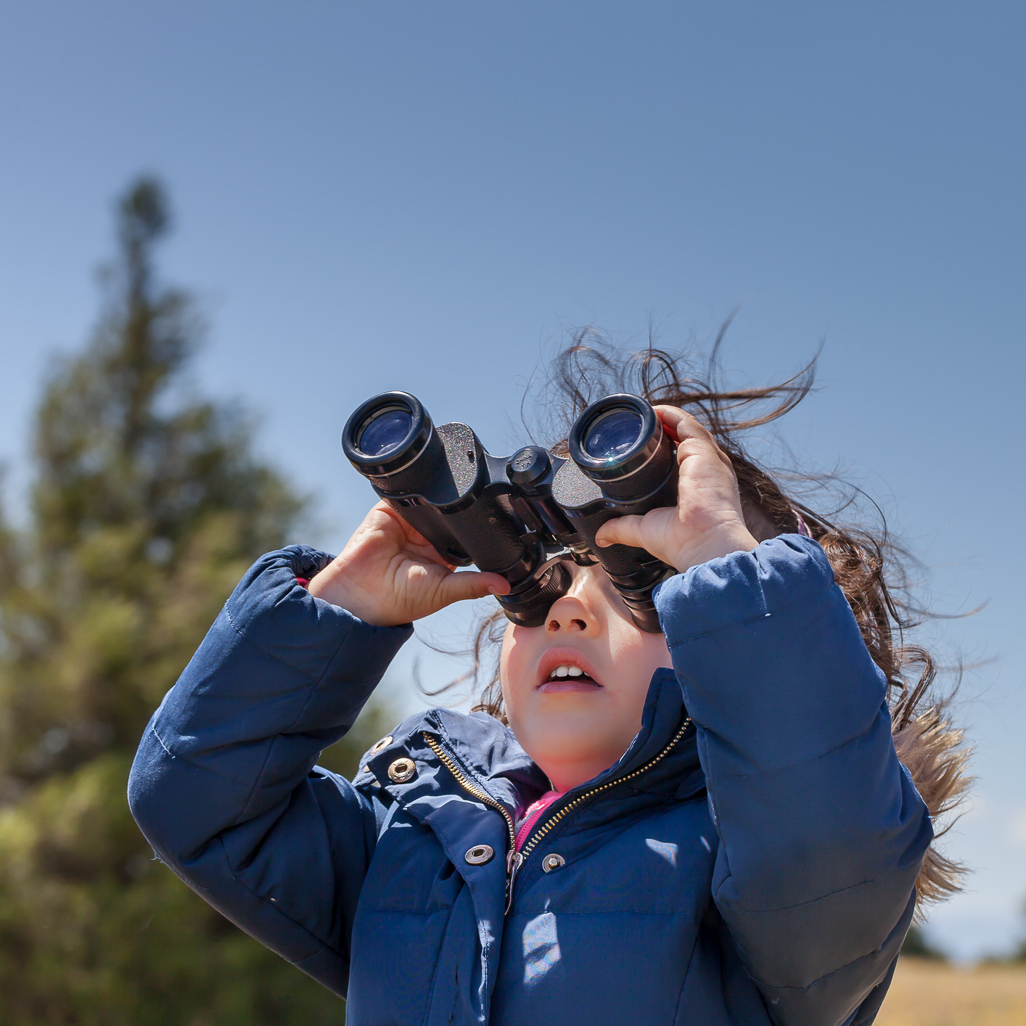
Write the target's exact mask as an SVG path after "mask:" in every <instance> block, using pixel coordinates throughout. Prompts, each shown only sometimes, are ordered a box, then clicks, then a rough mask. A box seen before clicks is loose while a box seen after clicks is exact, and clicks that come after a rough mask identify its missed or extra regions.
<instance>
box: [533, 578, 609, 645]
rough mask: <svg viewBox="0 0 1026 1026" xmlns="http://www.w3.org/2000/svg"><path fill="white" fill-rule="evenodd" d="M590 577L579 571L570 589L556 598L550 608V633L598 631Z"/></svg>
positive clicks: (548, 624)
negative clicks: (592, 602)
mask: <svg viewBox="0 0 1026 1026" xmlns="http://www.w3.org/2000/svg"><path fill="white" fill-rule="evenodd" d="M589 584H591V582H590V579H589V578H588V577H587V574H582V573H577V574H575V576H574V582H573V584H572V585H571V587H570V590H569V591H568V592H567V593H566V594H565V595H563V596H562V597H560V598H558V599H556V601H555V602H553V603H552V607H551V608H550V609H549V615H548V619H547V620H546V621H545V630H546V631H547V632H548V633H549V634H558V633H559V632H561V631H565V632H567V633H568V634H594V633H596V632H597V631H598V617H596V615H595V611H594V609H593V608H592V604H591V601H590V600H591V598H592V596H591V594H590V588H589Z"/></svg>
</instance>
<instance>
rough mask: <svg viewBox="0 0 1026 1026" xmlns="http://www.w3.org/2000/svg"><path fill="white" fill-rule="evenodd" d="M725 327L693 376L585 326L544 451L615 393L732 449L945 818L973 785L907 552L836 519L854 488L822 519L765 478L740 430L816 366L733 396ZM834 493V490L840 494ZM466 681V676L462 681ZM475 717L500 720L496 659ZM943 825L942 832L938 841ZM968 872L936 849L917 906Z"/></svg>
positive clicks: (490, 637)
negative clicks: (804, 550)
mask: <svg viewBox="0 0 1026 1026" xmlns="http://www.w3.org/2000/svg"><path fill="white" fill-rule="evenodd" d="M729 324H730V322H729V321H728V322H727V323H726V324H724V326H723V328H721V330H720V333H719V335H718V336H717V338H716V341H715V344H714V346H713V348H712V351H711V355H710V356H709V358H708V360H707V361H706V366H705V369H704V373H703V374H702V375H701V376H699V375H698V374H696V373H695V370H694V368H693V366H692V365H691V363H690V361H689V360H688V358H687V357H686V356H685V355H683V354H674V353H671V352H668V351H666V350H664V349H659V348H656V347H655V346H654V345H652V344H651V343H650V344H649V345H648V346H647V347H646V348H645V349H642V350H640V351H638V352H634V353H623V352H621V351H618V350H617V349H615V348H614V347H613V346H611V345H610V344H609V343H608V341H607V340H606V339H605V338H604V337H603V336H602V335H601V334H599V333H598V332H597V331H595V330H594V329H592V328H588V329H585V330H581V331H578V332H576V333H574V334H573V336H572V337H571V340H570V343H569V345H567V346H566V347H565V348H564V349H563V350H562V351H561V352H560V353H559V355H558V356H557V357H556V359H555V361H554V362H553V365H552V368H551V373H550V374H549V376H548V377H547V379H546V380H545V382H544V384H543V396H542V399H541V405H542V406H543V408H545V409H546V412H547V415H548V420H549V421H550V424H549V427H550V428H553V427H554V428H556V431H555V432H553V433H554V434H556V437H557V438H558V439H559V440H558V441H556V442H555V443H554V444H553V445H551V446H550V448H551V450H552V451H553V452H554V453H556V454H558V455H566V434H567V431H568V430H569V426H570V425H571V424H572V423H573V421H574V420H575V419H576V418H577V416H578V415H579V414H580V413H581V412H582V411H583V410H584V408H585V407H586V406H587V405H588V404H589V403H590V402H592V401H593V400H595V399H598V398H600V397H601V396H603V395H609V394H610V393H613V392H633V393H634V394H636V395H640V396H643V397H644V398H645V399H647V400H648V401H649V402H651V403H652V404H653V405H656V404H665V405H669V406H676V407H679V408H682V409H685V410H687V411H688V412H689V413H691V414H693V415H694V416H695V417H696V418H697V419H698V420H699V421H701V422H702V423H703V424H704V425H705V426H706V427H707V428H708V429H709V430H710V431H711V432H712V434H713V436H714V437H715V438H716V441H717V443H718V444H719V446H720V448H721V449H722V450H723V451H724V452H725V453H726V454H727V456H728V457H729V459H730V462H731V465H732V466H733V468H734V473H735V475H736V476H737V482H738V488H739V491H740V493H741V501H742V506H743V508H744V509H755V510H758V511H759V512H761V513H762V514H763V516H765V517H766V519H767V520H769V522H770V523H771V524H772V525H773V527H774V528H775V530H776V531H777V532H778V533H785V532H793V531H797V530H798V519H797V517H796V515H795V511H798V512H800V514H801V517H802V519H803V520H804V521H805V524H806V525H807V527H808V530H809V532H810V533H811V535H812V537H813V538H814V539H815V540H816V541H817V542H819V544H820V545H821V546H822V547H823V549H824V551H825V552H826V554H827V557H828V559H829V560H830V564H831V566H832V567H833V570H834V576H835V578H836V580H837V584H838V586H839V587H840V588H841V591H842V592H843V593H844V596H845V598H847V600H848V602H849V604H850V605H851V608H852V611H853V612H854V614H855V619H856V621H857V622H858V624H859V628H860V630H861V632H862V638H863V640H864V641H865V643H866V647H867V648H868V649H869V652H870V655H871V656H872V657H873V661H874V662H875V663H876V665H877V666H879V667H880V669H881V670H882V671H883V673H884V676H885V677H886V679H887V683H888V685H889V688H890V699H889V705H890V709H891V718H892V723H893V733H894V739H895V746H896V749H897V752H898V756H899V758H900V759H901V761H902V762H903V763H904V765H905V766H906V768H907V769H908V770H909V772H910V774H911V776H912V779H913V780H914V782H915V783H916V786H917V788H918V789H919V792H920V794H921V795H922V797H923V799H924V801H925V802H926V804H927V806H928V808H929V811H930V815H931V816H932V817H937V816H942V815H944V814H946V813H949V812H950V811H951V810H953V809H954V808H955V806H956V805H957V804H958V803H959V801H960V800H961V798H962V797H963V796H964V792H965V790H966V788H967V787H968V784H969V782H970V781H969V779H968V778H967V777H966V776H965V773H964V764H965V762H966V759H967V758H968V752H967V751H966V750H965V749H964V748H962V747H961V742H962V734H961V732H960V731H958V730H955V729H953V728H952V727H951V726H950V724H949V723H948V722H947V720H946V719H945V716H944V706H945V701H944V699H943V698H938V697H936V696H935V695H934V693H933V692H934V684H935V680H936V676H937V663H936V661H935V659H934V657H933V656H932V655H931V654H930V652H929V651H928V650H927V649H925V648H923V647H922V646H920V645H915V644H908V643H906V640H905V635H906V633H907V632H908V631H909V630H910V629H911V628H913V627H916V626H918V625H919V624H920V623H921V622H922V621H923V620H924V619H925V618H926V616H927V614H926V612H925V611H924V610H923V609H922V608H921V607H920V606H919V605H917V604H916V603H915V602H914V601H913V599H912V598H911V594H910V584H911V575H910V574H909V572H908V569H907V568H908V567H909V566H912V565H914V561H913V560H912V559H911V557H910V556H909V554H908V553H907V552H906V551H905V550H904V549H902V548H901V547H900V546H898V545H897V544H896V543H895V542H894V541H893V539H892V538H891V537H890V536H889V534H888V532H887V527H886V523H885V521H884V518H883V515H882V513H881V512H880V510H879V507H875V504H874V509H875V512H876V514H877V517H878V520H879V525H878V526H876V527H875V528H869V527H864V526H862V527H860V526H857V525H854V524H847V523H843V524H842V523H840V522H837V521H836V520H835V519H834V518H835V517H837V515H838V514H840V513H842V512H844V511H845V510H847V509H853V508H854V507H855V505H856V503H855V501H854V500H856V499H857V498H858V497H862V498H865V496H864V494H863V493H862V492H861V491H860V490H859V489H857V488H847V489H846V491H845V494H844V496H843V498H842V501H841V502H840V503H836V502H835V503H834V509H833V510H831V512H829V513H823V512H819V511H817V510H816V509H813V508H811V506H810V505H809V504H808V503H807V502H805V501H800V500H799V499H798V498H797V497H796V496H795V495H786V494H785V493H784V491H783V490H782V488H781V487H780V486H779V485H778V484H777V482H776V481H774V480H773V478H772V477H770V475H769V474H768V473H767V472H766V471H765V470H763V469H762V468H761V467H759V466H758V465H757V464H756V463H755V462H754V461H753V460H752V458H751V457H750V456H749V455H748V454H747V453H746V451H745V449H744V447H743V446H742V444H741V442H740V440H739V437H738V436H739V434H741V433H742V432H745V431H749V430H751V429H752V428H757V427H760V426H762V425H764V424H769V423H770V422H772V421H775V420H776V419H777V418H779V417H781V416H783V415H784V414H785V413H787V412H788V411H789V410H792V409H793V408H794V407H795V406H796V405H797V404H798V403H799V402H801V400H802V399H803V398H804V397H805V396H806V395H807V394H808V393H809V391H810V389H811V388H812V384H813V375H814V370H815V362H816V361H815V359H813V360H812V362H810V363H809V364H808V365H807V366H806V367H805V368H803V369H802V370H801V371H800V372H799V373H798V374H796V375H794V376H793V377H791V378H789V379H788V380H786V381H784V382H782V383H781V384H777V385H771V386H768V387H763V388H741V389H729V388H725V387H723V386H722V385H721V384H720V381H719V378H720V373H719V366H718V361H717V355H718V351H719V348H720V344H721V342H722V340H723V336H724V333H725V331H726V329H727V328H728V327H729ZM786 480H787V481H788V483H789V484H790V485H791V486H792V488H793V489H795V490H797V491H801V492H802V493H803V494H804V493H805V492H807V491H809V490H810V488H809V486H813V487H812V490H813V491H816V490H817V486H820V487H819V488H818V490H819V491H822V487H821V486H824V485H837V484H838V481H837V479H836V478H835V477H833V476H832V475H818V476H811V475H804V474H795V473H791V474H788V475H787V478H786ZM835 491H836V489H835ZM505 625H506V620H505V617H504V616H503V613H502V610H496V611H495V612H493V613H491V614H490V615H489V616H487V617H486V618H485V620H484V621H483V622H482V624H481V625H480V628H479V629H478V631H477V634H476V637H475V639H474V644H473V650H472V651H473V657H474V663H473V669H472V670H471V672H470V674H468V675H467V677H468V678H473V679H477V678H478V676H479V674H480V671H481V670H482V668H483V667H484V666H485V664H486V660H487V658H488V655H494V652H495V649H496V647H497V646H498V644H499V643H500V642H501V640H502V635H503V632H504V631H505ZM462 679H467V678H462ZM475 710H479V711H483V712H487V713H489V714H491V715H492V716H495V717H497V718H499V719H500V720H502V721H503V722H505V713H504V710H503V705H502V691H501V686H500V682H499V669H498V660H497V659H496V660H495V665H494V670H493V672H492V674H491V676H490V679H489V681H488V683H487V684H486V686H485V687H484V689H483V691H482V693H481V695H480V698H479V702H478V704H477V705H476V706H475ZM949 827H950V824H949V825H948V827H945V828H944V829H943V830H941V831H940V832H939V834H938V836H940V834H943V833H944V832H945V831H946V830H947V829H948V828H949ZM962 873H963V868H962V867H961V866H959V865H957V864H955V863H953V862H951V861H950V860H948V859H946V858H944V857H943V856H942V855H940V854H939V853H938V852H937V851H936V850H935V849H934V847H933V846H931V848H930V851H929V852H928V853H927V857H926V860H925V862H924V864H923V868H922V870H921V871H920V874H919V879H918V880H917V889H918V896H919V899H920V901H929V900H937V899H940V898H944V897H947V896H948V895H949V894H951V893H953V892H954V891H957V890H958V889H959V887H960V883H959V880H960V876H961V874H962Z"/></svg>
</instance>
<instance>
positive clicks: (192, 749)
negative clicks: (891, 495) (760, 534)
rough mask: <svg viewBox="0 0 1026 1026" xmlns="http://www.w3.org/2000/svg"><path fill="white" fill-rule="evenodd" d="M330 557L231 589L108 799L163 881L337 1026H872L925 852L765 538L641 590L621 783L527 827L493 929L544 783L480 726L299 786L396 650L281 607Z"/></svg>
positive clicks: (879, 750) (844, 634) (780, 546)
mask: <svg viewBox="0 0 1026 1026" xmlns="http://www.w3.org/2000/svg"><path fill="white" fill-rule="evenodd" d="M327 560H328V557H327V556H326V555H324V554H323V553H318V552H315V551H314V550H312V549H308V548H301V547H293V548H288V549H284V550H282V551H280V552H275V553H271V554H270V555H267V556H264V557H263V558H262V559H260V560H259V561H258V562H257V563H256V564H255V565H254V566H253V567H252V568H251V569H250V571H249V572H248V573H247V574H246V577H245V578H244V580H243V581H242V583H241V584H240V585H239V586H238V588H237V589H236V590H235V592H234V594H233V595H232V596H231V598H230V599H229V600H228V602H227V604H226V605H225V608H224V610H223V612H222V613H221V615H220V616H219V617H218V619H217V621H216V622H215V624H214V626H213V627H212V628H211V630H210V633H209V634H208V635H207V637H206V640H205V641H204V642H203V644H202V645H201V646H200V648H199V650H198V651H197V653H196V655H195V656H194V657H193V659H192V661H191V662H190V663H189V665H188V667H187V668H186V670H185V672H184V673H183V675H182V678H181V680H180V681H179V682H178V684H176V685H175V687H174V688H173V689H172V690H171V691H170V692H169V693H168V695H167V697H166V698H165V699H164V702H163V703H162V705H161V707H160V708H159V709H158V710H157V712H156V713H155V714H154V717H153V719H152V721H151V723H150V725H149V727H148V728H147V730H146V733H145V735H144V737H143V740H142V743H141V745H140V748H139V753H138V755H137V757H136V761H135V766H134V768H133V770H132V776H131V780H130V783H129V795H130V801H131V804H132V811H133V812H134V814H135V816H136V819H137V820H138V822H139V824H140V826H141V827H142V830H143V832H144V833H145V834H146V836H147V838H148V839H149V840H150V842H151V843H152V845H153V847H154V849H155V850H156V852H157V853H158V854H159V856H160V857H161V858H162V859H163V860H164V862H166V863H167V864H168V865H169V866H170V867H171V868H172V869H173V870H174V871H175V872H176V873H177V874H178V875H179V876H180V877H181V878H182V879H183V880H185V881H186V883H188V884H189V886H190V887H192V888H193V889H194V890H195V891H197V892H198V893H199V894H200V895H202V896H203V897H204V898H205V899H206V900H207V901H209V902H210V903H211V904H212V905H214V906H215V907H216V908H218V909H220V910H221V911H222V912H223V913H224V914H225V915H226V916H228V917H229V918H230V919H231V920H232V921H233V922H235V923H237V924H238V925H239V926H240V927H242V929H244V930H246V931H247V932H248V933H250V934H252V935H253V936H254V937H256V938H257V939H259V940H260V941H262V942H263V943H264V944H266V945H268V946H269V947H271V948H273V949H274V950H275V951H277V952H279V953H280V954H281V955H282V956H283V957H284V958H286V959H288V960H289V961H290V962H293V963H294V964H295V965H297V966H298V967H299V968H301V969H303V970H304V971H305V972H307V973H309V974H310V975H311V976H313V977H314V978H316V979H318V980H320V981H321V982H322V983H323V984H325V985H326V986H328V987H330V988H332V989H333V990H334V991H336V992H337V993H338V994H340V995H344V996H346V997H347V998H348V1004H347V1021H348V1022H350V1023H352V1024H354V1026H385V1024H393V1026H421V1024H424V1026H435V1024H439V1026H442V1024H445V1026H448V1024H459V1026H465V1024H471V1023H493V1024H496V1026H514V1024H516V1026H519V1024H528V1023H529V1024H531V1026H539V1024H558V1026H577V1024H580V1026H596V1024H606V1023H609V1024H617V1026H621V1024H624V1023H645V1024H651V1026H660V1024H666V1026H670V1024H671V1023H688V1024H695V1026H727V1024H734V1026H737V1024H744V1026H749V1024H750V1026H764V1024H769V1023H775V1024H778V1026H835V1024H842V1023H843V1024H859V1026H861V1024H865V1023H869V1022H871V1021H872V1020H873V1018H874V1016H875V1014H876V1011H877V1009H878V1008H879V1006H880V1003H881V1001H882V1000H883V996H884V993H885V992H886V988H887V985H888V983H889V981H890V977H891V973H892V972H893V968H894V964H895V959H896V957H897V953H898V949H899V947H900V945H901V942H902V939H903V937H904V935H905V931H906V929H907V928H908V925H909V921H910V918H911V916H912V912H913V906H914V902H915V879H916V873H917V871H918V869H919V865H920V862H921V860H922V857H923V855H924V853H925V851H926V849H927V847H928V845H929V843H930V840H931V838H932V830H931V826H930V821H929V817H928V814H927V811H926V808H925V806H924V804H923V802H922V800H921V799H920V797H919V795H918V794H917V792H916V790H915V788H914V786H913V785H912V782H911V780H910V779H909V777H908V774H907V773H906V771H905V770H904V768H903V767H902V766H901V765H900V764H899V762H898V760H897V758H896V756H895V752H894V746H893V743H892V740H891V731H890V718H889V715H888V710H887V705H886V701H885V693H886V688H885V684H884V680H883V678H882V675H881V674H880V672H879V671H878V670H877V668H876V667H875V665H874V664H873V662H872V661H871V659H870V657H869V654H868V652H867V650H866V648H865V645H864V644H863V642H862V640H861V637H860V635H859V630H858V627H857V625H856V623H855V620H854V618H853V616H852V614H851V611H850V609H849V607H848V605H847V603H846V601H845V599H844V597H843V595H842V594H841V592H840V590H839V589H838V588H837V587H836V585H835V584H834V581H833V574H832V572H831V569H830V566H829V564H828V562H827V560H826V557H825V555H824V554H823V552H822V550H821V549H820V548H819V546H818V545H816V544H815V543H814V542H812V541H810V540H808V539H805V538H801V537H798V536H797V535H786V536H782V537H780V538H775V539H773V540H771V541H767V542H764V543H763V544H761V545H760V546H759V547H758V548H757V549H756V550H755V551H754V552H751V553H747V552H745V553H740V552H739V553H735V554H733V555H730V556H727V557H724V558H722V559H716V560H713V561H711V562H709V563H706V564H703V565H701V566H697V567H693V568H692V569H690V570H689V571H688V572H687V573H685V574H682V575H679V576H677V577H674V578H672V579H670V580H669V581H667V582H666V583H664V584H663V585H661V587H660V588H659V590H658V592H657V605H658V608H659V614H660V617H661V621H662V624H663V628H664V631H665V634H666V638H667V641H668V643H669V646H670V651H671V653H672V656H673V663H674V670H673V671H670V670H660V671H658V672H657V673H656V674H655V676H654V678H653V680H652V683H651V686H650V690H649V694H648V700H647V703H646V706H645V711H644V718H643V724H642V728H641V731H640V732H639V734H638V735H637V737H636V738H635V739H634V742H633V743H632V745H631V747H630V749H629V750H628V751H627V752H626V754H625V755H624V756H623V758H621V759H620V761H619V762H618V763H617V764H616V765H615V766H612V767H611V768H610V769H608V770H606V771H605V772H604V773H602V774H601V775H600V776H598V777H596V778H595V779H594V780H592V781H590V782H588V783H586V784H582V785H581V786H580V787H577V788H574V789H573V790H572V791H570V792H568V793H567V795H566V796H565V797H564V798H562V799H561V800H559V801H557V802H556V803H555V804H554V805H552V806H551V807H549V809H547V810H546V813H545V814H544V815H543V816H542V818H541V820H539V822H538V823H537V824H536V826H535V828H534V831H533V833H532V838H531V841H529V842H528V843H527V844H526V845H525V851H526V852H527V857H526V859H525V861H524V862H523V865H522V867H521V868H520V869H519V872H518V874H517V876H516V879H515V881H514V883H513V887H512V893H511V894H510V899H511V907H510V908H509V910H508V912H507V911H506V909H505V904H506V891H507V873H506V858H505V856H506V853H507V851H508V848H509V830H510V824H509V821H510V819H511V818H513V817H515V816H516V815H517V814H518V811H522V810H523V809H524V807H525V806H526V805H528V804H529V803H530V802H531V801H533V800H534V799H535V798H537V797H538V796H539V794H541V793H542V792H543V791H545V790H547V788H548V782H547V781H546V780H545V779H544V777H543V776H542V774H541V772H540V771H539V770H538V768H537V767H536V766H534V765H533V763H532V762H531V760H530V759H529V758H528V756H527V755H526V753H525V752H524V751H523V749H522V748H521V747H520V746H519V745H518V744H517V741H516V739H515V738H514V737H513V735H512V734H511V733H510V731H509V730H508V729H507V728H505V727H503V726H502V724H500V723H499V722H498V721H496V720H494V719H492V718H490V717H488V716H485V715H483V714H472V715H469V716H468V715H463V714H460V713H456V712H452V711H446V710H439V709H436V710H433V711H431V712H428V713H424V714H418V715H417V716H414V717H411V718H410V719H408V720H406V721H405V722H404V723H403V724H401V725H400V726H399V727H398V728H396V730H395V731H394V732H393V733H392V734H391V735H390V736H389V737H387V738H383V739H382V740H381V741H380V742H379V743H378V744H377V745H375V746H374V747H373V748H372V749H371V751H370V752H369V753H367V755H366V756H365V757H364V760H363V761H362V763H361V765H362V766H363V769H362V770H361V772H360V773H359V774H358V776H357V777H356V778H355V779H354V780H353V781H352V782H349V781H347V780H345V779H342V778H341V777H339V776H337V775H336V774H333V773H329V772H327V771H325V770H323V769H320V768H318V767H317V766H315V765H314V763H315V761H316V759H317V756H318V754H319V752H320V751H321V750H322V749H323V748H324V747H326V746H327V745H329V744H331V743H332V742H334V741H336V740H337V739H338V738H340V737H341V736H342V735H343V734H345V732H346V730H347V729H348V728H349V727H350V725H351V724H352V723H353V721H354V720H355V719H356V716H357V714H358V713H359V711H360V709H361V707H362V706H363V704H364V703H365V702H366V700H367V698H368V697H369V696H370V694H371V692H372V691H373V689H374V686H375V684H376V683H377V682H378V680H379V678H380V677H381V675H382V674H383V673H384V671H385V669H386V667H387V666H388V664H389V661H390V660H391V659H392V657H393V655H394V654H395V653H396V651H397V650H398V648H399V646H400V645H401V644H402V643H403V642H404V641H405V640H406V639H407V638H408V637H409V636H410V633H411V629H410V628H409V627H408V626H407V627H396V628H375V627H371V626H368V625H367V624H365V623H363V622H361V621H359V620H357V619H356V618H355V617H353V616H352V615H350V614H349V613H347V612H345V611H344V610H342V609H339V608H337V607H335V606H332V605H330V604H329V603H327V602H324V601H322V600H320V599H315V598H313V597H312V596H311V595H309V594H308V593H307V592H306V591H305V590H304V589H303V588H302V587H300V586H299V585H298V584H297V583H296V581H295V578H296V576H297V575H300V576H309V575H310V574H312V573H313V572H315V571H316V570H317V569H319V568H320V567H321V566H323V565H324V564H325V563H326V561H327ZM685 710H686V711H685ZM688 716H690V718H691V719H692V720H693V725H688V721H687V717H688ZM486 846H487V847H486ZM490 852H491V853H493V854H490Z"/></svg>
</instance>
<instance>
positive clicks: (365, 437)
mask: <svg viewBox="0 0 1026 1026" xmlns="http://www.w3.org/2000/svg"><path fill="white" fill-rule="evenodd" d="M411 427H413V417H412V416H410V413H409V411H407V410H404V409H402V408H401V407H399V406H393V407H391V408H389V409H385V410H382V411H381V412H380V413H378V414H377V415H376V416H375V417H374V419H373V420H371V421H369V422H368V423H367V424H366V425H365V426H364V428H363V430H362V431H361V432H360V439H359V441H358V442H357V447H358V448H359V450H360V452H362V453H363V454H364V455H365V456H385V455H386V454H388V453H390V452H392V450H393V449H398V448H399V446H400V445H402V444H403V442H404V441H405V440H406V436H407V435H408V434H409V433H410V428H411Z"/></svg>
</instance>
